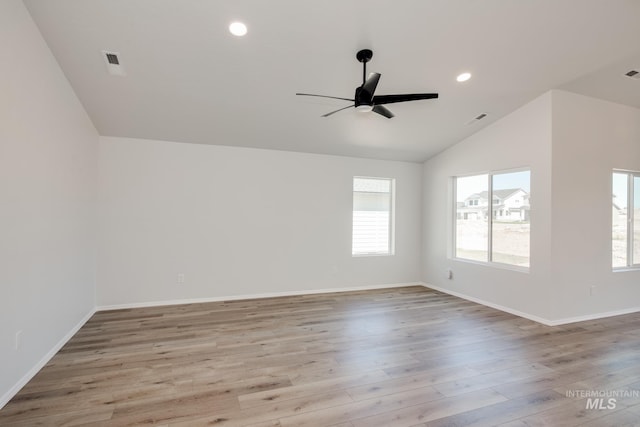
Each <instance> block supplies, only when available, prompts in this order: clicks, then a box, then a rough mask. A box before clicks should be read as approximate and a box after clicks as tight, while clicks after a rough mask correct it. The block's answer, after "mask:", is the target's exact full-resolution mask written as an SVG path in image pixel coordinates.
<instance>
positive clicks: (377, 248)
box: [352, 177, 394, 255]
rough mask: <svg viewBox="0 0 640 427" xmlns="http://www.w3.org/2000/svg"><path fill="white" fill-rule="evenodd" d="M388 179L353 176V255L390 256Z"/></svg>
mask: <svg viewBox="0 0 640 427" xmlns="http://www.w3.org/2000/svg"><path fill="white" fill-rule="evenodd" d="M393 190H394V180H393V179H390V178H363V177H355V178H353V239H352V254H353V255H393V204H394V203H393V197H394V195H393Z"/></svg>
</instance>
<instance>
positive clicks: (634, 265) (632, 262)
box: [609, 169, 640, 272]
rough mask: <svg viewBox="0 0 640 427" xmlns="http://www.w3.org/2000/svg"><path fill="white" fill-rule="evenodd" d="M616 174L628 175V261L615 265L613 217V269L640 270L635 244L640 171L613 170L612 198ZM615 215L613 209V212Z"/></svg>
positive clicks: (611, 221)
mask: <svg viewBox="0 0 640 427" xmlns="http://www.w3.org/2000/svg"><path fill="white" fill-rule="evenodd" d="M614 174H622V175H626V176H627V237H626V239H627V242H626V243H627V245H626V246H627V263H626V265H624V266H620V267H614V266H613V217H611V220H610V221H609V224H610V226H611V239H610V240H609V243H610V244H611V250H610V253H611V269H612V271H614V272H617V271H630V270H640V259H638V260H636V259H634V258H635V257H634V244H635V241H634V240H635V230H634V228H635V207H634V206H635V202H636V201H635V197H634V196H635V194H634V193H635V188H634V187H635V179H636V178H637V179H640V172H637V171H630V170H624V169H613V171H612V172H611V175H610V177H611V182H610V186H609V188H611V196H612V197H611V198H612V199H613V175H614ZM611 214H612V215H613V211H612V213H611Z"/></svg>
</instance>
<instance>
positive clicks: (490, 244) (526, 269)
mask: <svg viewBox="0 0 640 427" xmlns="http://www.w3.org/2000/svg"><path fill="white" fill-rule="evenodd" d="M517 172H529V187H530V188H529V197H530V196H531V187H532V185H531V183H532V180H531V175H532V172H531V167H519V168H513V169H504V170H489V171H482V172H476V173H469V174H464V175H455V176H452V177H451V179H452V181H453V184H452V189H453V197H452V202H453V203H452V215H451V216H450V218H452V220H453V221H452V234H451V236H452V238H451V242H452V246H451V254H450V258H451V259H453V260H455V261H460V262H467V263H471V264H478V265H484V266H490V267H496V268H502V269H506V270H515V271H519V272H523V273H529V272H530V271H531V265H532V257H531V228H530V229H529V266H528V267H524V266H521V265H515V264H507V263H504V262H499V261H494V260H493V221H494V220H495V219H494V218H493V214H494V212H496V211H494V204H493V177H494V175H503V174H509V173H517ZM479 175H487V209H488V211H487V260H486V261H479V260H475V259H468V258H460V257H458V256H457V252H458V251H457V249H458V242H457V238H458V233H457V231H458V230H457V223H458V206H457V196H458V178H466V177H472V176H479ZM489 200H491V201H492V203H489V202H488V201H489ZM529 206H531V205H529ZM529 224H531V220H529ZM530 227H531V225H530Z"/></svg>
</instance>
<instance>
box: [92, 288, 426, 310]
mask: <svg viewBox="0 0 640 427" xmlns="http://www.w3.org/2000/svg"><path fill="white" fill-rule="evenodd" d="M407 286H423V284H422V282H410V283H393V284H386V285H368V286H353V287H346V288H327V289H308V290H303V291H284V292H267V293H261V294H247V295H231V296H222V297H208V298H191V299H179V300H167V301H152V302H133V303H126V304H113V305H101V306H98V307H97V308H96V311H105V310H121V309H126V308H144V307H161V306H164V305H180V304H198V303H203V302H221V301H238V300H246V299H261V298H275V297H290V296H296V295H314V294H330V293H335V292H353V291H368V290H372V289H388V288H404V287H407Z"/></svg>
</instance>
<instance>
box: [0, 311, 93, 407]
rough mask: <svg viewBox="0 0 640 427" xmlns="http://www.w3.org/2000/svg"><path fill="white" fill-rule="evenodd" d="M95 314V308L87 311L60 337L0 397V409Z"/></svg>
mask: <svg viewBox="0 0 640 427" xmlns="http://www.w3.org/2000/svg"><path fill="white" fill-rule="evenodd" d="M95 312H96V310H95V308H94V309H92V310H91V311H89V313H87V314H86V316H84V317H83V318H82V319H81V320H80V321H79V322H78V323H77V324H76V325H75V326H74V327H73V328H72V329H71V330H70V331H69V332H68V333H67V334H66V335H65V336H64V337H62V339H60V341H58V343H57V344H56V345H54V346H53V348H51V350H49V351H48V352H47V354H45V355H44V357H43V358H42V359H40V361H39V362H38V363H36V364H35V365H34V366H33V368H31V369H30V370H29V372H27V373H26V374H25V375H24V376H23V377H22V378H20V380H19V381H18V382H17V383H16V384H15V385H14V386H13V387H11V388H10V389H9V391H7V392H6V393H5V394H4V395H2V397H0V409H2V408H4V406H5V405H6V404H7V403H9V401H10V400H11V399H12V398H13V396H15V395H16V394H18V392H19V391H20V390H21V389H22V387H24V386H25V385H26V384H27V383H28V382H29V381H31V379H32V378H33V377H34V376H35V375H36V374H37V373H38V372H40V369H42V368H43V367H44V365H46V364H47V363H48V362H49V361H50V360H51V358H52V357H53V356H55V355H56V353H57V352H58V351H60V349H61V348H62V347H63V346H64V345H65V344H66V343H67V341H69V340H70V339H71V337H73V336H74V335H75V333H76V332H78V331H79V330H80V328H82V326H83V325H84V324H85V323H87V320H89V319H90V318H91V316H93V315H94V314H95Z"/></svg>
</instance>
